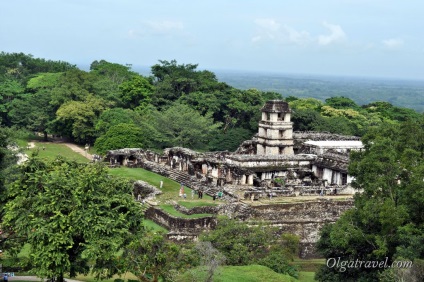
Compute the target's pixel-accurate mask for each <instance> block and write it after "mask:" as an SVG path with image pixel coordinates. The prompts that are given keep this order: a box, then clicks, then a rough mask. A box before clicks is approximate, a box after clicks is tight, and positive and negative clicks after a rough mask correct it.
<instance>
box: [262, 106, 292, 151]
mask: <svg viewBox="0 0 424 282" xmlns="http://www.w3.org/2000/svg"><path fill="white" fill-rule="evenodd" d="M261 112H262V120H261V121H260V122H259V132H258V144H257V148H256V149H257V154H258V155H293V154H294V153H293V123H292V122H291V121H290V117H291V110H290V108H289V105H288V103H286V102H284V101H280V100H271V101H267V102H266V103H265V105H264V106H263V107H262V109H261Z"/></svg>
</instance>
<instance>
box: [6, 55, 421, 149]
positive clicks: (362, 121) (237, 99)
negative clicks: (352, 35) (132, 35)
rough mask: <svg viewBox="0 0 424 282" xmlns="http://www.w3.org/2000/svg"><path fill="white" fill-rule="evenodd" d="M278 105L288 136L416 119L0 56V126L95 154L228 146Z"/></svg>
mask: <svg viewBox="0 0 424 282" xmlns="http://www.w3.org/2000/svg"><path fill="white" fill-rule="evenodd" d="M270 99H285V100H286V101H288V102H289V103H290V106H291V108H292V109H293V121H294V126H295V128H294V129H295V130H317V131H328V132H333V133H342V134H350V135H358V136H362V135H363V134H364V133H365V132H366V131H367V130H368V129H369V128H370V127H374V126H378V125H380V124H382V123H398V122H400V121H405V120H407V119H418V118H419V117H420V114H418V113H417V112H415V111H414V110H411V109H407V108H400V107H395V106H393V105H392V104H390V103H388V102H382V101H375V102H372V103H369V104H366V105H363V106H359V105H358V104H356V103H355V102H354V101H353V100H352V99H349V98H346V97H343V96H336V97H331V98H328V99H326V100H325V102H321V101H320V100H317V99H314V98H298V97H294V96H286V97H282V96H281V94H278V93H276V92H263V91H259V90H257V89H247V90H240V89H237V88H234V87H231V86H229V85H228V84H226V83H223V82H220V81H218V79H217V77H216V75H215V74H214V73H212V72H210V71H207V70H202V71H199V70H198V69H197V65H196V64H178V63H177V62H176V61H174V60H173V61H170V62H169V61H159V63H158V64H156V65H154V66H152V67H151V75H150V76H142V75H140V74H138V73H136V72H134V71H132V70H131V68H130V67H129V66H126V65H125V66H124V65H119V64H115V63H110V62H107V61H104V60H100V61H94V62H92V63H91V65H90V70H89V71H83V70H80V69H78V68H77V67H76V66H75V65H72V64H69V63H67V62H62V61H50V60H45V59H39V58H34V57H33V56H31V55H27V54H23V53H4V52H3V53H0V123H1V124H2V125H3V126H7V127H19V128H26V129H28V130H31V131H37V132H43V133H44V134H45V136H47V134H53V135H58V136H62V137H64V138H68V139H69V140H71V141H73V142H76V143H79V144H91V145H95V148H96V149H97V151H98V152H99V153H101V154H103V153H105V151H106V150H109V149H116V148H122V147H145V148H151V149H163V148H165V147H170V146H183V147H190V148H193V149H198V150H230V151H232V150H235V149H236V148H237V146H238V145H239V144H240V143H241V142H242V141H243V140H246V139H249V138H251V136H252V135H253V134H255V133H256V131H257V123H258V120H259V114H260V111H259V109H260V107H261V106H262V105H263V103H264V102H265V101H266V100H270Z"/></svg>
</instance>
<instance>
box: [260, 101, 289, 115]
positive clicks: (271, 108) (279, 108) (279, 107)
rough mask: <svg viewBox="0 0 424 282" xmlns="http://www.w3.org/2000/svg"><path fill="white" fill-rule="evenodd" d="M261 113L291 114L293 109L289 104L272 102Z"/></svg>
mask: <svg viewBox="0 0 424 282" xmlns="http://www.w3.org/2000/svg"><path fill="white" fill-rule="evenodd" d="M261 111H262V112H267V113H290V112H291V109H290V107H289V104H288V103H287V102H284V101H281V100H270V101H267V102H266V103H265V105H264V106H263V107H262V109H261Z"/></svg>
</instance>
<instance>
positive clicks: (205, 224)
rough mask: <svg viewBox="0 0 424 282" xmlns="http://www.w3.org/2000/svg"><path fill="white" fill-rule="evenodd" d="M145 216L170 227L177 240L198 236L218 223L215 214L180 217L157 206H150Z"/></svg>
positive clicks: (167, 227)
mask: <svg viewBox="0 0 424 282" xmlns="http://www.w3.org/2000/svg"><path fill="white" fill-rule="evenodd" d="M144 216H145V218H147V219H150V220H153V221H154V222H156V223H157V224H159V225H161V226H163V227H165V228H166V229H168V230H169V231H170V234H169V236H171V235H172V236H174V237H175V238H176V239H177V240H183V239H193V238H196V237H197V235H199V234H200V233H201V232H202V231H203V230H211V229H214V228H215V227H216V224H217V220H216V217H214V216H207V217H202V218H180V217H175V216H172V215H170V214H168V213H166V212H164V211H162V210H161V209H159V208H155V207H149V208H148V209H147V210H146V211H145V213H144ZM169 236H168V237H169ZM178 238H179V239H178Z"/></svg>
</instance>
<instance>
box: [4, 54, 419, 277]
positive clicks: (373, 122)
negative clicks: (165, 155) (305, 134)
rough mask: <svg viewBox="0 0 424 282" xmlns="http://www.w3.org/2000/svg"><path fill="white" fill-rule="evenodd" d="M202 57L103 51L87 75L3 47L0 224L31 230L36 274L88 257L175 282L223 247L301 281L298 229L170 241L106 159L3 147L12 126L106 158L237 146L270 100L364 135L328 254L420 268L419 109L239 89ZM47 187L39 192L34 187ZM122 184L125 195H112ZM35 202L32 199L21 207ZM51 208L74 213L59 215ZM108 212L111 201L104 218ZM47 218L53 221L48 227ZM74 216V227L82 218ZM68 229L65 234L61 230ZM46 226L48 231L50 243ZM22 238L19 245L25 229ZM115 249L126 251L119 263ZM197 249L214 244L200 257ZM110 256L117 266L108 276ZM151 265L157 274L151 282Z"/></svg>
mask: <svg viewBox="0 0 424 282" xmlns="http://www.w3.org/2000/svg"><path fill="white" fill-rule="evenodd" d="M197 67H198V66H197V65H196V64H178V63H177V62H176V61H159V63H158V64H156V65H154V66H152V67H151V75H149V76H142V75H140V74H138V73H136V72H134V71H132V70H131V68H130V67H129V66H124V65H119V64H115V63H111V62H107V61H104V60H99V61H94V62H92V64H91V66H90V70H89V71H83V70H80V69H78V68H77V67H76V66H75V65H72V64H69V63H67V62H61V61H50V60H45V59H39V58H34V57H33V56H31V55H27V54H23V53H4V52H3V53H0V124H1V127H2V128H0V196H1V197H2V200H3V201H2V202H3V203H6V202H8V203H7V204H2V206H1V212H2V215H3V223H2V224H3V228H10V230H13V231H14V232H15V231H20V232H22V233H25V232H26V233H25V234H29V235H28V238H24V239H25V240H28V241H29V242H31V244H32V245H33V246H35V247H34V248H35V249H34V250H33V251H34V256H35V257H34V260H33V262H32V263H34V264H35V266H36V267H38V269H41V270H40V271H41V272H39V273H40V274H41V275H44V276H45V277H57V275H63V273H64V271H65V270H66V271H68V270H69V269H70V271H71V273H73V274H75V273H86V272H88V269H87V267H88V266H87V265H88V262H90V263H92V266H93V267H94V270H98V271H99V273H100V274H99V277H104V276H107V275H110V274H113V273H116V272H118V271H121V270H122V269H124V270H129V271H132V272H133V273H139V275H140V276H139V277H140V280H143V281H157V279H158V278H159V277H161V279H163V281H167V279H168V280H171V278H169V277H168V276H167V275H171V274H172V273H173V272H172V271H174V270H176V269H179V270H181V269H184V268H187V267H191V266H199V265H203V266H205V267H206V266H207V267H210V266H211V261H214V263H216V262H217V261H221V260H222V261H223V259H222V257H220V254H224V255H225V257H226V258H227V262H228V263H229V264H231V265H250V264H260V265H266V266H268V267H270V268H271V269H273V270H274V271H276V272H279V273H286V274H289V275H292V276H294V277H296V276H297V270H296V267H294V266H293V265H292V264H289V263H288V262H289V261H290V259H291V258H292V257H293V256H295V254H296V248H295V246H296V238H294V237H287V238H285V239H284V240H283V242H285V245H281V242H280V241H277V240H275V236H272V234H273V232H274V230H272V229H265V228H263V227H261V226H258V227H257V228H252V227H250V228H249V227H247V225H243V224H241V223H238V222H234V221H226V220H223V221H221V222H220V224H219V225H218V227H217V229H216V230H215V231H213V232H211V233H210V234H206V235H205V236H204V237H201V244H203V245H200V247H199V245H198V246H197V247H194V246H191V247H187V246H182V245H175V244H173V243H171V242H167V241H166V240H164V238H163V236H160V235H158V234H156V233H148V232H146V231H145V230H144V231H143V230H139V229H140V228H139V219H140V217H141V216H142V215H141V214H140V212H139V211H137V208H136V207H135V206H134V205H133V204H132V202H134V201H132V200H131V197H130V190H131V187H130V186H129V184H128V183H127V182H125V181H122V180H119V179H114V180H111V179H112V178H110V175H108V173H107V171H106V170H105V168H102V167H96V166H89V165H87V164H85V165H82V164H77V163H75V162H71V161H68V160H64V159H59V160H56V161H53V162H47V161H45V160H40V159H37V157H35V158H33V159H30V161H29V162H28V163H26V164H24V165H23V166H21V167H20V168H16V167H13V166H12V165H11V164H12V163H14V162H15V161H16V160H15V159H14V156H13V154H11V153H10V150H7V146H8V145H9V144H11V140H10V137H11V135H12V133H13V132H14V131H16V129H25V130H29V131H36V132H42V133H43V134H44V136H45V137H46V138H47V135H48V134H52V135H57V136H62V137H63V138H66V139H68V140H70V141H72V142H76V143H79V144H93V145H94V147H95V149H96V150H97V152H98V153H100V154H104V153H105V152H106V151H107V150H110V149H117V148H123V147H143V148H150V149H154V150H160V149H163V148H166V147H170V146H184V147H189V148H192V149H197V150H234V149H236V148H237V146H238V145H239V144H240V143H241V142H242V141H243V140H246V139H249V138H251V137H252V136H253V135H254V134H255V133H256V131H257V123H258V120H259V118H260V116H259V114H260V108H261V107H262V105H263V104H264V102H265V101H266V100H270V99H284V100H285V101H287V102H288V103H289V104H290V106H291V108H292V111H293V113H292V121H293V122H294V129H295V130H302V131H305V130H313V131H327V132H332V133H340V134H349V135H357V136H361V137H362V140H363V142H364V145H365V150H363V151H361V152H356V153H355V152H353V153H352V155H351V163H350V167H349V173H350V174H351V175H353V176H355V178H356V180H355V181H354V182H353V185H354V186H355V188H358V189H362V190H363V191H364V193H362V194H361V195H357V196H355V208H353V209H351V210H349V211H348V212H346V213H345V214H344V215H343V216H342V217H341V218H340V220H339V221H338V222H337V223H335V224H333V225H328V226H326V227H325V228H324V229H323V230H322V233H321V235H322V236H321V239H320V241H319V243H318V249H319V250H320V251H321V253H322V254H323V255H324V256H325V257H326V258H338V257H339V258H341V259H342V260H344V261H354V260H356V259H359V260H363V261H365V260H378V261H384V260H385V259H386V258H387V260H388V261H389V262H390V263H391V262H393V261H396V260H411V261H414V264H415V265H418V266H420V267H421V268H417V269H418V270H416V271H422V269H424V266H423V264H424V263H423V261H422V259H423V258H424V248H423V246H424V244H423V243H424V232H423V230H424V217H423V216H424V210H423V207H424V182H423V179H424V163H423V159H424V155H423V154H424V116H423V115H422V114H420V113H418V112H416V111H414V110H412V109H408V108H402V107H397V106H394V105H392V104H391V103H389V102H384V101H373V102H370V103H367V104H364V105H358V104H357V103H356V102H355V101H354V100H352V99H351V98H347V97H345V96H343V93H340V95H335V96H334V97H328V98H327V99H326V100H325V101H324V102H323V101H320V100H318V99H315V98H300V97H295V96H293V95H289V96H284V97H283V96H281V94H278V93H276V92H263V91H259V90H257V89H246V90H241V89H237V88H234V87H231V86H229V85H228V84H226V83H223V82H220V81H218V79H217V77H216V75H215V74H214V73H212V72H210V71H207V70H202V71H200V70H198V69H197ZM10 169H14V170H15V171H14V172H13V173H11V172H10V171H8V170H10ZM11 178H12V179H11ZM6 180H7V181H6ZM6 185H8V186H7V187H6ZM46 187H47V188H46ZM93 187H96V189H94V190H96V193H94V192H93ZM24 188H25V189H24ZM97 188H99V190H98V191H97ZM100 188H101V189H100ZM39 189H44V190H43V193H41V192H40V193H38V194H37V191H39ZM40 191H41V190H40ZM55 191H56V192H55ZM86 191H91V192H90V193H86ZM120 194H125V195H126V196H125V197H120V196H119V197H116V195H120ZM37 195H38V196H37ZM40 195H43V196H40ZM81 195H84V199H83V200H81V198H80V197H81ZM73 201H74V202H73ZM91 202H93V203H96V206H88V209H87V210H88V211H89V213H88V214H84V213H82V212H80V207H81V208H82V207H84V208H87V207H85V206H84V205H85V203H91ZM28 205H32V206H34V207H35V208H34V209H26V207H27V206H28ZM97 205H98V206H97ZM56 206H59V207H64V206H66V207H67V209H62V208H61V209H62V210H61V212H60V213H55V212H54V211H55V208H56ZM109 209H110V214H109ZM100 210H108V213H107V216H106V219H105V217H103V216H104V215H101V214H99V211H100ZM114 211H117V212H119V213H122V214H125V216H126V217H122V216H117V215H116V214H115V213H114ZM62 212H63V213H62ZM64 214H65V215H66V216H65V215H64ZM115 216H117V217H116V218H115ZM43 217H44V218H43ZM88 217H90V218H96V222H95V223H96V224H95V225H94V226H95V228H93V229H90V228H84V226H85V225H84V224H85V223H86V222H87V220H89V218H88ZM47 219H49V222H50V223H51V225H45V222H44V223H43V220H46V222H47V221H48V220H47ZM73 220H76V222H78V224H77V225H73ZM103 220H105V221H104V222H103ZM80 225H81V226H80ZM105 226H109V227H110V229H108V228H105ZM12 227H13V228H12ZM62 229H63V230H64V233H61V232H57V230H62ZM123 230H129V231H128V232H126V231H125V232H124V231H123ZM68 231H69V232H68ZM140 232H141V233H140ZM10 234H12V235H13V234H15V233H13V232H10ZM16 234H18V232H16ZM46 234H48V236H51V238H52V239H51V241H48V240H45V238H47V237H45V236H47V235H46ZM59 234H61V235H63V234H65V235H66V236H65V235H64V236H59ZM140 234H143V235H142V236H139V235H140ZM239 234H243V236H237V235H239ZM105 236H107V238H108V240H105V239H104V238H106V237H105ZM12 237H13V236H12ZM49 238H50V237H49ZM15 239H17V240H21V242H20V243H22V238H21V237H19V236H18V237H17V238H15ZM49 240H50V239H49ZM263 242H268V245H267V246H265V245H264V244H263ZM19 246H20V247H22V244H21V245H19ZM80 246H84V247H81V248H80ZM125 246H129V247H125ZM234 246H238V247H237V248H238V249H237V248H235V247H234ZM120 248H123V249H120ZM196 248H197V249H196ZM199 248H200V249H199ZM119 250H123V251H124V254H125V256H123V257H122V260H119V261H118V260H117V257H116V256H115V254H116V252H118V251H119ZM199 250H202V251H205V250H209V253H208V254H203V255H202V254H201V252H200V251H199ZM216 250H219V252H216ZM46 253H48V254H49V256H45V254H46ZM141 254H144V255H141ZM177 254H185V256H184V258H181V257H177ZM205 257H209V261H208V262H205ZM120 259H121V258H120ZM46 261H47V262H48V263H47V262H46ZM58 265H60V267H63V268H61V269H58ZM110 265H113V266H114V268H113V270H110V272H107V273H106V274H107V275H106V274H105V272H104V270H105V269H106V268H107V267H110ZM140 266H143V267H142V268H140ZM118 267H121V268H119V269H118ZM111 269H112V268H111ZM146 272H147V273H148V274H149V275H150V276H149V277H150V278H152V277H153V278H154V279H156V280H154V279H153V280H147V278H146V276H145V275H146ZM102 275H103V276H102ZM402 275H403V276H402ZM408 275H409V276H408ZM420 275H421V276H420ZM414 277H415V278H416V277H423V274H422V273H421V274H420V273H415V274H414V273H411V272H402V271H400V270H397V269H386V270H385V269H381V268H368V269H363V268H362V269H361V268H346V269H344V270H343V269H341V268H340V267H338V268H337V267H336V268H329V267H323V268H322V269H321V270H320V271H319V272H318V273H317V279H318V280H319V281H377V280H381V281H399V279H406V280H405V281H415V280H408V279H412V278H414ZM61 278H62V279H63V276H62V277H61ZM150 278H149V279H150ZM415 278H414V279H415ZM416 281H418V280H416Z"/></svg>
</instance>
